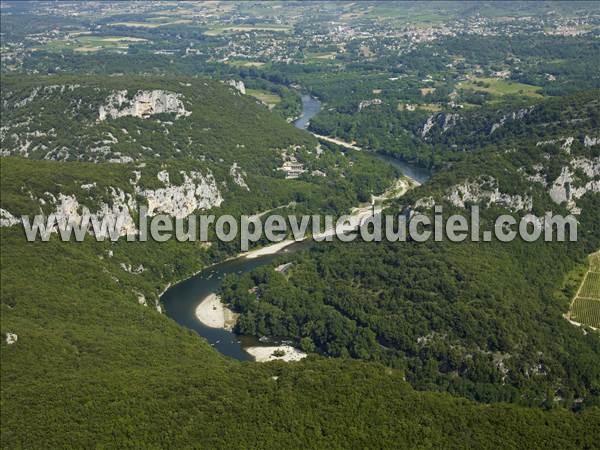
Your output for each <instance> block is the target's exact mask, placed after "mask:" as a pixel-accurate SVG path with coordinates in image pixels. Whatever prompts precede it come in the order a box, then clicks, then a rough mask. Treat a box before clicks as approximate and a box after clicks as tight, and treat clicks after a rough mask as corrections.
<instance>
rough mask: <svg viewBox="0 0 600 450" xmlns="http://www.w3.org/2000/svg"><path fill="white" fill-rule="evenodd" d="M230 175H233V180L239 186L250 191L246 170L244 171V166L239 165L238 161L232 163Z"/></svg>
mask: <svg viewBox="0 0 600 450" xmlns="http://www.w3.org/2000/svg"><path fill="white" fill-rule="evenodd" d="M229 175H231V177H232V178H233V182H234V183H235V184H237V185H238V186H239V187H242V188H244V189H246V190H247V191H250V188H249V187H248V185H247V184H246V180H244V177H245V176H246V172H244V171H243V170H242V168H241V167H240V166H238V165H237V163H236V162H234V163H233V164H232V165H231V167H230V169H229Z"/></svg>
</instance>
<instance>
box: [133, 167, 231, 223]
mask: <svg viewBox="0 0 600 450" xmlns="http://www.w3.org/2000/svg"><path fill="white" fill-rule="evenodd" d="M180 173H181V175H182V176H183V179H184V181H183V184H182V185H181V186H174V185H171V183H170V182H169V178H168V173H166V171H162V172H159V174H158V177H159V179H160V180H161V181H163V183H165V185H166V187H164V188H158V189H146V190H141V189H139V188H137V186H136V193H138V194H139V195H142V196H143V197H145V198H146V200H147V201H148V215H150V216H152V215H155V214H160V213H162V214H169V215H172V216H175V217H176V218H177V219H182V218H184V217H187V216H189V215H190V214H191V213H193V212H194V211H196V210H197V209H208V208H212V207H213V206H220V205H221V203H223V197H222V196H221V193H220V192H219V189H218V187H217V182H216V180H215V178H214V176H213V175H212V173H211V172H208V173H207V175H202V174H201V173H200V172H196V171H191V172H190V173H189V174H187V173H186V172H183V171H182V172H180Z"/></svg>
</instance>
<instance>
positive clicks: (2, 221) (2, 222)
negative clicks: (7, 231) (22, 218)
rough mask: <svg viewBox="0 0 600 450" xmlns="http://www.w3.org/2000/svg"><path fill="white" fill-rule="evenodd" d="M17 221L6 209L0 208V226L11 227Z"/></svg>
mask: <svg viewBox="0 0 600 450" xmlns="http://www.w3.org/2000/svg"><path fill="white" fill-rule="evenodd" d="M18 223H19V219H17V218H16V217H15V216H13V215H12V214H11V213H9V212H8V211H7V210H5V209H2V208H0V227H12V226H13V225H16V224H18Z"/></svg>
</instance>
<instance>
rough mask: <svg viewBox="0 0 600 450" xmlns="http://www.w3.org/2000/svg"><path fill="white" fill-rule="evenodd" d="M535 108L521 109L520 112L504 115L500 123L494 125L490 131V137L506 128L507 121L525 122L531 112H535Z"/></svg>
mask: <svg viewBox="0 0 600 450" xmlns="http://www.w3.org/2000/svg"><path fill="white" fill-rule="evenodd" d="M533 108H534V107H533V106H530V107H529V108H521V109H519V110H518V111H513V112H512V113H510V114H504V115H503V116H502V118H501V119H500V121H499V122H496V123H494V124H492V127H491V129H490V135H491V134H494V132H495V131H496V130H498V129H499V128H500V127H502V126H504V124H505V123H506V121H507V120H523V119H524V118H525V117H526V116H527V115H529V114H530V113H531V111H533Z"/></svg>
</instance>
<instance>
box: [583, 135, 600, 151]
mask: <svg viewBox="0 0 600 450" xmlns="http://www.w3.org/2000/svg"><path fill="white" fill-rule="evenodd" d="M594 145H600V138H598V137H589V136H587V135H586V136H585V138H584V140H583V146H584V147H585V148H589V147H593V146H594Z"/></svg>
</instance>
